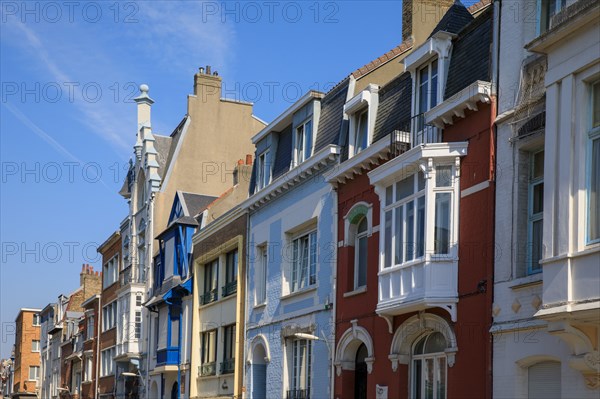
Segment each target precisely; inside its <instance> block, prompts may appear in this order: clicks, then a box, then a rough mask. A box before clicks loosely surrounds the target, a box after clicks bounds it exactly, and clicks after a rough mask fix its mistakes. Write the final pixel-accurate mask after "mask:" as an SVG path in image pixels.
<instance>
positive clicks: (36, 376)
mask: <svg viewBox="0 0 600 399" xmlns="http://www.w3.org/2000/svg"><path fill="white" fill-rule="evenodd" d="M29 380H30V381H39V380H40V366H29Z"/></svg>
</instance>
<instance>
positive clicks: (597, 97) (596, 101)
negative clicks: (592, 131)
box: [592, 83, 600, 127]
mask: <svg viewBox="0 0 600 399" xmlns="http://www.w3.org/2000/svg"><path fill="white" fill-rule="evenodd" d="M598 126H600V83H596V84H595V85H594V86H593V87H592V127H598Z"/></svg>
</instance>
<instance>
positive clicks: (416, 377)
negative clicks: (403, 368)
mask: <svg viewBox="0 0 600 399" xmlns="http://www.w3.org/2000/svg"><path fill="white" fill-rule="evenodd" d="M422 373H423V369H422V360H421V359H415V360H414V361H413V398H416V399H420V398H421V382H422Z"/></svg>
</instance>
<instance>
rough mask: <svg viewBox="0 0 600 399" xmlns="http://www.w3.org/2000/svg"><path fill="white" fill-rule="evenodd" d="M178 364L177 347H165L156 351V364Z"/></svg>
mask: <svg viewBox="0 0 600 399" xmlns="http://www.w3.org/2000/svg"><path fill="white" fill-rule="evenodd" d="M177 364H179V349H178V348H166V349H160V350H158V351H157V352H156V365H157V366H164V365H177Z"/></svg>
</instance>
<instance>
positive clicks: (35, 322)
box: [31, 313, 41, 327]
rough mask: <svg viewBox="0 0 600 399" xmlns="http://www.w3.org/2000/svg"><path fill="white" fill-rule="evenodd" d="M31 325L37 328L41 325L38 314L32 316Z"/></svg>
mask: <svg viewBox="0 0 600 399" xmlns="http://www.w3.org/2000/svg"><path fill="white" fill-rule="evenodd" d="M31 325H32V326H34V327H39V326H40V325H41V318H40V314H39V313H34V314H33V320H32V321H31Z"/></svg>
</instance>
